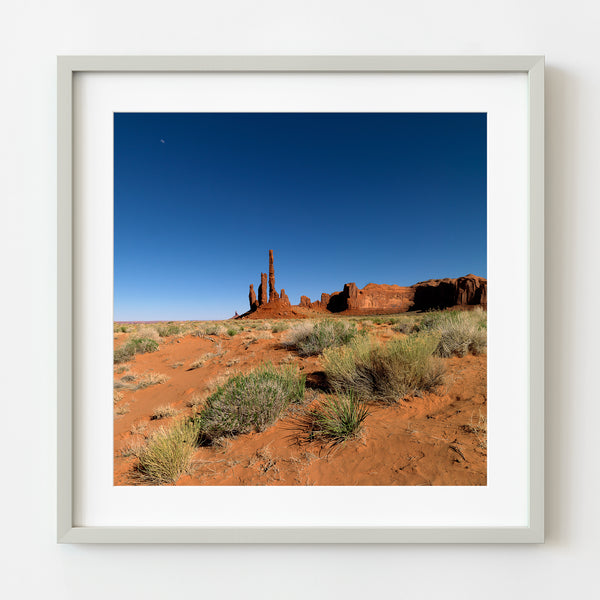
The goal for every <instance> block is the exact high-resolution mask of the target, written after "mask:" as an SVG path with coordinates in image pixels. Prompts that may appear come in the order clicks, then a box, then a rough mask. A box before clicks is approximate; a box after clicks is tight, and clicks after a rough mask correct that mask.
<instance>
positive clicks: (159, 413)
mask: <svg viewBox="0 0 600 600" xmlns="http://www.w3.org/2000/svg"><path fill="white" fill-rule="evenodd" d="M178 414H179V411H178V410H177V409H176V408H175V407H173V406H171V405H170V404H165V405H164V406H159V407H158V408H157V409H155V410H154V412H153V413H152V416H151V417H150V419H152V420H153V421H156V420H159V419H167V418H169V417H174V416H175V415H178Z"/></svg>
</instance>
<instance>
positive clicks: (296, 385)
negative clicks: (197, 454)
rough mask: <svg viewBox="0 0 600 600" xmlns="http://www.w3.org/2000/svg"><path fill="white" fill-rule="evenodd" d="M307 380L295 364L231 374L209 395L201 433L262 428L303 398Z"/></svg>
mask: <svg viewBox="0 0 600 600" xmlns="http://www.w3.org/2000/svg"><path fill="white" fill-rule="evenodd" d="M305 379H306V378H305V377H304V376H299V375H298V370H297V369H295V368H293V367H283V368H280V369H276V368H275V367H274V366H273V365H271V364H267V365H265V366H263V367H260V368H258V369H256V370H254V371H252V372H250V373H248V374H238V375H234V376H233V377H230V378H229V379H228V380H227V381H226V382H225V383H224V384H223V385H220V386H219V387H218V388H217V390H216V391H215V392H214V393H213V394H212V395H211V396H209V397H208V399H207V401H206V405H205V406H204V408H203V409H202V411H201V413H200V415H199V422H200V428H201V431H202V433H203V434H204V435H205V436H206V437H207V438H208V439H210V440H214V439H216V438H219V437H222V436H225V435H229V436H231V435H236V434H240V433H249V432H250V431H263V430H264V429H266V428H267V427H269V426H270V425H272V424H273V423H274V422H275V421H276V420H277V419H278V418H279V416H280V415H281V414H282V412H283V411H284V410H285V409H286V408H287V407H288V406H289V404H291V403H297V402H301V401H302V399H303V398H304V389H305V388H304V384H305Z"/></svg>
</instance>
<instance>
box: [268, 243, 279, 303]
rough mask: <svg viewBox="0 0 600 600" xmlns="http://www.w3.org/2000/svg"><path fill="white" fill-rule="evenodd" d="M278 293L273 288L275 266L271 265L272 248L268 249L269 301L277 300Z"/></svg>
mask: <svg viewBox="0 0 600 600" xmlns="http://www.w3.org/2000/svg"><path fill="white" fill-rule="evenodd" d="M278 299H279V294H278V293H277V290H276V289H275V267H274V265H273V250H269V302H273V300H278Z"/></svg>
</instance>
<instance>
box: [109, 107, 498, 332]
mask: <svg viewBox="0 0 600 600" xmlns="http://www.w3.org/2000/svg"><path fill="white" fill-rule="evenodd" d="M114 125H115V130H114V134H115V136H114V139H115V320H123V321H124V320H183V319H220V318H226V317H230V316H232V315H233V313H234V311H237V312H238V313H240V314H241V313H243V312H245V311H246V310H247V309H248V286H249V284H250V283H254V287H255V289H256V290H257V289H258V284H259V282H260V273H261V271H262V272H265V273H266V272H267V270H268V250H269V248H272V249H273V251H274V255H275V281H276V286H277V288H278V289H279V290H280V289H281V288H282V287H283V288H285V290H286V293H287V294H288V296H289V298H290V300H291V302H292V304H296V303H298V302H299V301H300V295H302V294H304V295H306V296H310V297H311V298H312V299H313V300H315V299H318V298H319V297H320V295H321V292H327V293H331V292H334V291H338V290H341V289H342V288H343V286H344V284H345V283H348V282H351V281H353V282H356V284H357V285H358V286H359V287H363V286H364V285H366V284H367V283H396V284H399V285H412V284H413V283H416V282H418V281H423V280H426V279H430V278H442V277H460V276H461V275H466V274H467V273H474V274H475V275H480V276H483V277H486V276H487V273H486V163H487V157H486V115H485V113H376V114H375V113H278V114H275V113H255V114H244V113H235V114H233V113H212V114H210V113H198V114H195V113H194V114H191V113H189V114H185V113H162V114H149V113H117V114H115V119H114Z"/></svg>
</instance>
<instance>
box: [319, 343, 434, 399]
mask: <svg viewBox="0 0 600 600" xmlns="http://www.w3.org/2000/svg"><path fill="white" fill-rule="evenodd" d="M437 344H438V338H437V337H436V336H430V335H428V336H414V335H413V336H409V337H406V338H402V339H394V340H392V341H390V342H387V343H386V344H379V343H377V342H374V341H372V340H369V339H366V338H357V339H355V340H353V342H352V343H351V344H350V345H348V346H346V347H342V348H331V349H327V350H325V352H324V353H323V369H324V371H325V373H326V375H327V379H328V381H329V384H330V385H331V386H332V387H333V389H334V390H335V391H337V392H338V393H354V394H355V395H356V396H357V397H358V398H361V399H365V400H366V399H369V398H375V399H380V400H388V401H393V400H398V399H400V398H402V397H404V396H406V395H408V394H413V393H415V392H417V391H420V390H430V389H432V388H434V387H436V386H437V385H439V384H440V383H442V381H443V374H444V365H443V363H442V361H441V360H440V359H439V358H436V357H434V356H433V353H434V351H435V350H436V348H437Z"/></svg>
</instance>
